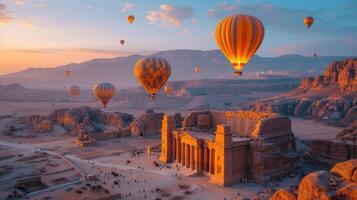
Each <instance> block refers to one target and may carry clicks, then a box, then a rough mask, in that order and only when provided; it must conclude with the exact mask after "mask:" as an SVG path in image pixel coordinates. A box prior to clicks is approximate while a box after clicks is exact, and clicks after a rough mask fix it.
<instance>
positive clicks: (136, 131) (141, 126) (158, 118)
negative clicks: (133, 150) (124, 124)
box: [130, 110, 164, 137]
mask: <svg viewBox="0 0 357 200" xmlns="http://www.w3.org/2000/svg"><path fill="white" fill-rule="evenodd" d="M163 116H164V113H155V112H154V111H153V110H148V111H146V112H145V113H144V114H142V115H141V116H140V117H139V119H138V120H134V121H133V122H132V123H131V124H130V130H131V134H132V135H133V136H136V137H139V136H153V135H160V133H161V123H162V119H163Z"/></svg>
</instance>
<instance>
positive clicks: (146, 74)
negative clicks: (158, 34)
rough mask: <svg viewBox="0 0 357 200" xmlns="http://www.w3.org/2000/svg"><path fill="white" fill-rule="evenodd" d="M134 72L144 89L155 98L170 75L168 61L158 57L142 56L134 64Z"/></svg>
mask: <svg viewBox="0 0 357 200" xmlns="http://www.w3.org/2000/svg"><path fill="white" fill-rule="evenodd" d="M134 74H135V76H136V78H137V79H138V81H139V82H140V84H141V85H142V86H143V87H144V89H145V90H146V91H147V92H148V93H149V94H150V95H151V96H152V98H155V95H156V93H157V92H158V91H159V90H160V89H161V87H162V86H163V85H164V84H165V83H166V81H167V80H168V79H169V77H170V75H171V66H170V63H169V62H168V61H167V60H165V59H163V58H160V57H153V56H151V57H144V58H141V59H139V60H138V61H137V62H136V63H135V66H134Z"/></svg>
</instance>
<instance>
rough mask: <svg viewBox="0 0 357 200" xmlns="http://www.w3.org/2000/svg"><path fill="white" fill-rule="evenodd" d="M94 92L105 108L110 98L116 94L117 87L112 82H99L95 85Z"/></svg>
mask: <svg viewBox="0 0 357 200" xmlns="http://www.w3.org/2000/svg"><path fill="white" fill-rule="evenodd" d="M93 94H94V96H95V97H96V98H97V100H98V101H99V102H101V103H102V105H103V107H104V108H105V107H107V104H108V102H109V101H110V99H112V97H113V96H114V95H115V88H114V86H113V85H112V84H111V83H107V82H104V83H98V84H97V85H95V86H94V87H93Z"/></svg>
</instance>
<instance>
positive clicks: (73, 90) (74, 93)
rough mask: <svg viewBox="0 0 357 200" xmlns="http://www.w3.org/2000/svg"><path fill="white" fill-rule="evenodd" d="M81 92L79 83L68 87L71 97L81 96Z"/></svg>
mask: <svg viewBox="0 0 357 200" xmlns="http://www.w3.org/2000/svg"><path fill="white" fill-rule="evenodd" d="M80 92H81V89H80V88H79V87H78V86H77V85H72V86H71V87H69V89H68V94H69V96H70V97H72V98H76V97H78V96H79V94H80Z"/></svg>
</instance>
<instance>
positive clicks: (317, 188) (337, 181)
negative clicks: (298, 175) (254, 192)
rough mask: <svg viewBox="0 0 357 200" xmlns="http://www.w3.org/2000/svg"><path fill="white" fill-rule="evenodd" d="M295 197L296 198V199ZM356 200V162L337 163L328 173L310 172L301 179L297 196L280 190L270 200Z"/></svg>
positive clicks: (291, 192)
mask: <svg viewBox="0 0 357 200" xmlns="http://www.w3.org/2000/svg"><path fill="white" fill-rule="evenodd" d="M296 196H297V197H296ZM295 199H298V200H314V199H319V200H333V199H341V200H352V199H357V160H356V159H354V160H348V161H346V162H342V163H337V164H336V165H335V166H334V167H333V168H332V169H331V170H330V171H329V172H328V171H324V170H322V171H317V172H311V173H309V174H308V175H306V176H305V177H303V178H302V180H301V182H300V183H299V187H298V191H297V194H295V193H293V191H288V190H285V189H280V190H278V191H277V192H275V194H274V195H273V196H272V197H271V198H270V200H295Z"/></svg>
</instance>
